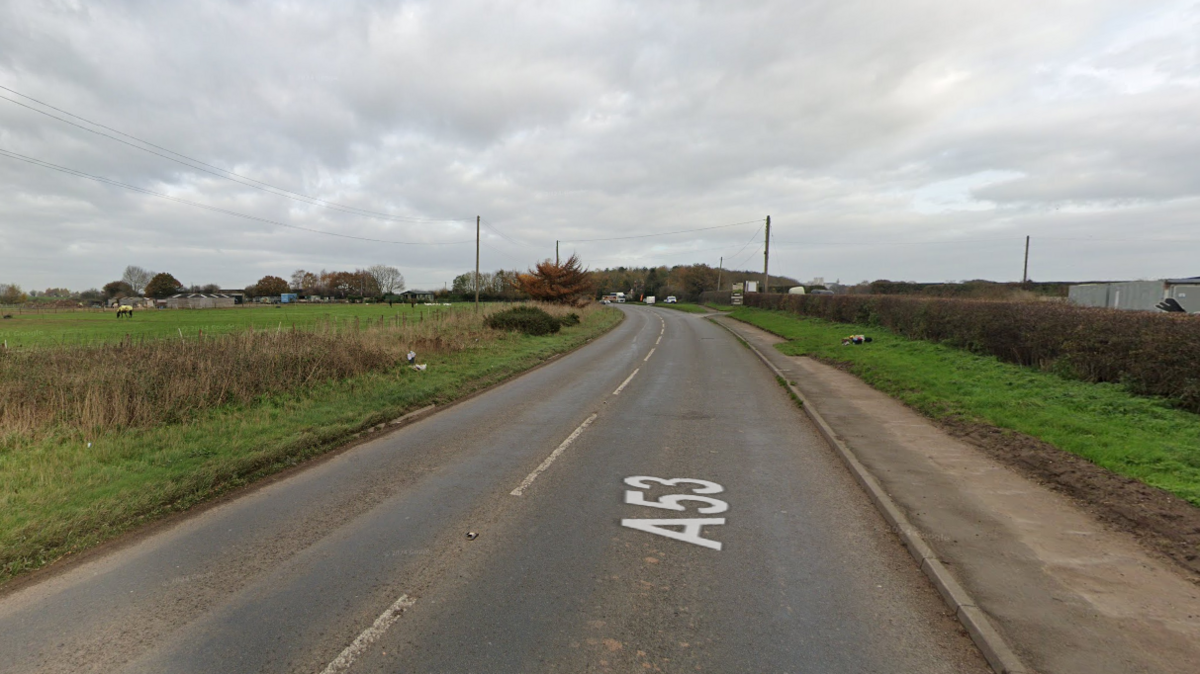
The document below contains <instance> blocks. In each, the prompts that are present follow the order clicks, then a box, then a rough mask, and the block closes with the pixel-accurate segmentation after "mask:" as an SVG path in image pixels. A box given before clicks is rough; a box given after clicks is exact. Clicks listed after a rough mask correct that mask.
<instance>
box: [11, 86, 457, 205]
mask: <svg viewBox="0 0 1200 674" xmlns="http://www.w3.org/2000/svg"><path fill="white" fill-rule="evenodd" d="M0 89H3V90H5V91H9V92H11V93H14V94H16V95H18V96H21V97H22V98H27V99H29V100H31V101H34V102H36V103H38V104H39V105H43V106H45V107H47V108H50V109H51V110H56V111H58V112H61V113H63V114H64V115H69V116H71V117H74V118H75V119H79V120H82V121H84V122H87V123H88V124H92V125H94V126H97V127H100V128H102V129H107V130H109V131H112V132H113V133H116V134H119V135H122V136H125V137H126V138H132V139H134V140H136V141H137V142H138V143H143V144H145V145H148V146H150V147H153V148H156V149H159V150H162V151H163V152H167V153H170V154H172V155H175V157H171V156H168V155H166V154H163V153H162V152H155V151H154V150H150V149H147V148H145V147H142V146H141V145H137V144H135V143H131V142H129V141H127V140H124V139H122V138H117V137H116V136H114V135H111V134H107V133H104V132H101V131H97V130H95V129H89V128H88V127H86V126H84V125H82V124H78V123H76V122H72V121H71V120H69V119H63V118H62V117H59V116H57V115H52V114H50V113H48V112H46V111H45V110H39V109H37V108H35V107H33V106H31V105H26V104H25V103H22V102H20V101H16V100H13V99H11V98H8V97H7V96H0V100H5V101H8V102H9V103H12V104H14V105H19V106H21V107H23V108H25V109H27V110H32V111H34V112H36V113H38V114H41V115H45V116H47V117H50V118H51V119H57V120H58V121H60V122H63V123H64V124H70V125H71V126H74V127H76V128H78V129H83V130H84V131H87V132H89V133H94V134H96V135H98V136H104V137H105V138H109V139H111V140H115V141H117V142H118V143H123V144H125V145H128V146H129V147H132V148H134V149H137V150H141V151H142V152H147V153H149V154H152V155H155V156H157V157H162V158H163V159H166V160H168V161H173V162H175V163H177V164H181V165H183V166H187V167H188V168H191V169H195V170H197V171H201V172H203V173H208V174H210V175H213V176H216V177H218V178H224V179H225V180H229V181H231V182H235V183H238V184H239V185H244V186H246V187H251V188H254V189H256V190H260V191H263V192H266V193H268V194H273V195H275V196H279V197H284V198H285V199H291V200H293V201H298V202H300V203H306V204H309V205H313V206H323V207H325V208H328V209H330V210H335V211H341V212H343V213H350V214H352V215H360V216H366V217H371V218H379V219H382V220H392V221H395V222H412V223H422V222H424V223H433V222H467V221H466V220H465V219H440V220H438V219H428V218H413V217H409V216H401V215H392V214H390V213H382V212H380V211H371V210H367V209H363V208H358V207H356V206H347V205H345V204H339V203H336V202H333V201H327V200H325V199H320V198H317V197H313V196H309V195H307V194H302V193H300V192H293V191H291V190H288V189H285V188H283V187H278V186H276V185H272V184H270V183H265V182H262V181H261V180H255V179H254V178H250V177H247V176H244V175H241V174H240V173H234V172H233V171H230V170H228V169H223V168H221V167H219V166H214V165H212V164H209V163H206V162H203V161H201V160H199V159H196V158H194V157H189V156H188V155H186V154H183V153H181V152H176V151H174V150H170V149H168V148H165V147H162V146H161V145H155V144H154V143H151V142H150V141H148V140H143V139H141V138H138V137H137V136H134V135H132V134H128V133H125V132H124V131H119V130H117V129H114V128H112V127H110V126H105V125H104V124H100V123H99V122H93V121H92V120H90V119H87V118H86V117H80V116H79V115H76V114H74V113H71V112H67V111H66V110H63V109H61V108H56V107H54V106H53V105H50V104H49V103H43V102H42V101H39V100H38V99H36V98H33V97H31V96H26V95H25V94H22V93H20V92H19V91H15V90H13V89H10V88H8V87H6V86H3V85H0ZM176 157H183V159H177V158H176ZM184 159H186V160H187V161H184ZM202 167H207V168H202ZM230 176H233V177H230Z"/></svg>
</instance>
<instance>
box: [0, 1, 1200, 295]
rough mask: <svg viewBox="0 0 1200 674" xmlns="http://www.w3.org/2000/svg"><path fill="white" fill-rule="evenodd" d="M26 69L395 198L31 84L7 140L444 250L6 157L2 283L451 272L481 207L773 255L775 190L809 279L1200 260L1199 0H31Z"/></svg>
mask: <svg viewBox="0 0 1200 674" xmlns="http://www.w3.org/2000/svg"><path fill="white" fill-rule="evenodd" d="M0 85H2V86H4V87H7V88H8V89H11V90H14V91H16V92H20V94H24V95H26V96H29V97H32V98H34V99H37V100H39V101H42V102H44V103H48V104H50V105H53V106H55V107H58V108H60V109H62V110H65V111H67V112H69V113H73V114H75V115H79V116H82V117H84V118H86V119H88V120H91V121H93V122H98V123H100V124H104V125H106V126H108V127H111V128H112V129H115V130H118V131H121V132H124V133H127V134H132V135H134V136H136V137H138V138H141V139H144V140H146V141H149V142H151V143H154V144H156V145H159V146H161V147H163V148H167V149H169V150H172V151H175V152H179V153H182V154H184V155H187V156H190V157H193V158H196V159H199V160H201V161H203V162H206V163H208V164H211V165H213V166H216V167H220V168H223V169H227V170H230V171H234V172H236V173H238V174H240V175H242V176H246V177H248V178H251V179H254V180H257V181H261V182H263V183H267V184H269V185H273V186H278V187H280V188H283V189H285V190H288V191H291V192H294V193H298V194H303V195H308V196H311V197H315V198H317V199H321V200H325V201H327V202H334V203H337V204H342V205H345V206H349V207H352V208H353V209H361V210H367V211H372V212H378V213H388V214H392V215H393V216H396V217H393V218H391V219H383V218H376V217H368V216H364V215H361V214H358V213H351V212H347V211H346V210H334V209H330V208H326V207H323V206H320V205H314V204H313V203H311V202H310V203H303V202H301V201H298V200H294V199H287V198H283V197H281V196H278V195H274V194H270V193H267V192H266V191H262V190H258V189H252V188H250V187H248V186H246V185H244V184H238V183H235V182H232V181H230V180H226V179H222V178H219V177H216V176H214V175H211V174H207V173H203V172H200V171H198V170H195V169H193V168H188V167H185V166H183V165H181V164H179V163H175V162H172V161H168V160H167V159H165V158H163V157H159V156H155V155H152V154H148V153H146V152H143V151H139V150H137V149H135V148H133V147H130V146H129V145H126V144H122V143H120V142H117V141H115V140H113V139H110V138H107V137H103V136H100V135H96V134H94V133H90V132H88V131H86V130H84V129H81V128H79V127H76V126H71V125H68V124H66V123H63V122H62V121H59V120H56V119H53V118H51V117H48V116H45V115H43V114H39V113H38V112H34V111H33V110H31V109H29V108H26V107H21V106H18V105H16V104H14V103H12V102H10V101H8V100H0V149H3V150H6V151H9V152H15V153H19V154H21V155H24V156H27V157H32V158H35V159H37V160H41V161H44V162H49V163H52V164H55V165H59V166H63V167H68V168H71V169H75V170H78V171H83V172H86V173H88V174H92V175H96V176H100V177H104V178H107V179H109V180H113V181H119V182H122V183H126V184H129V185H133V186H135V187H139V188H141V189H143V190H148V191H152V192H156V193H161V194H166V195H168V196H173V197H176V198H179V199H183V200H187V201H191V202H195V203H198V204H203V205H206V206H211V207H215V208H220V209H225V210H227V211H233V212H236V213H241V214H245V215H250V216H254V217H257V218H262V219H265V220H271V221H275V222H278V223H285V224H289V225H293V226H295V227H301V228H308V229H312V230H320V231H324V232H331V233H337V234H343V235H348V236H354V237H362V238H367V239H379V240H385V241H403V242H415V243H440V244H443V245H400V244H397V243H380V242H372V241H362V240H357V239H350V238H339V237H334V236H328V235H324V234H319V233H314V232H309V231H302V230H299V229H294V228H288V227H284V226H282V225H280V224H272V223H270V222H263V221H259V220H249V219H245V218H239V217H235V216H232V215H229V214H226V213H220V212H213V211H210V210H203V209H200V208H197V207H194V206H191V205H187V204H183V203H178V202H174V201H168V200H165V199H162V198H159V197H156V196H151V195H147V194H143V193H139V192H134V191H130V190H127V189H124V188H120V187H116V186H113V185H108V184H102V183H97V182H95V181H92V180H88V179H84V178H81V177H78V176H75V175H67V174H63V173H61V172H56V171H53V170H50V169H47V168H44V167H40V166H34V165H31V164H28V163H24V162H21V161H18V160H16V159H13V158H12V157H9V156H0V282H16V283H20V284H21V285H22V286H23V287H25V288H26V289H42V288H45V287H48V286H67V287H70V288H72V289H84V288H87V287H94V286H100V285H102V284H104V283H105V282H107V281H111V280H114V279H116V278H119V277H120V274H121V272H122V270H123V269H124V267H125V266H126V265H128V264H136V265H140V266H143V267H147V268H150V269H153V270H156V271H169V272H171V273H173V274H174V275H175V276H176V277H177V278H179V279H180V280H181V281H183V282H184V283H187V284H193V283H195V284H203V283H209V282H215V283H218V284H221V285H222V286H225V287H242V286H245V285H248V284H250V283H253V282H254V281H256V280H257V279H258V278H259V277H261V276H263V275H264V274H277V275H280V276H284V277H287V276H288V275H289V274H290V273H291V272H292V271H293V270H295V269H297V268H306V269H310V270H320V269H322V268H325V269H329V270H333V269H345V268H353V267H362V266H367V265H370V264H375V263H386V264H393V265H396V266H398V267H400V268H401V270H402V271H403V272H404V274H405V276H406V279H407V281H408V285H409V287H420V288H440V287H441V286H442V284H443V283H446V282H448V281H450V280H451V279H452V278H453V277H454V276H455V275H456V274H458V273H461V272H463V271H466V270H468V269H470V268H472V267H473V264H474V246H473V240H474V234H475V231H474V230H475V223H474V218H475V216H476V215H477V214H479V215H482V216H483V218H484V219H485V221H486V222H487V223H489V224H490V225H491V227H485V228H484V229H483V252H482V266H483V267H484V268H485V269H496V268H500V267H503V268H521V269H524V268H527V267H529V266H530V265H532V264H533V263H534V262H535V261H537V260H538V259H541V258H546V257H553V255H554V242H555V240H556V239H562V240H573V241H579V240H584V239H596V238H607V237H619V236H634V235H641V234H653V233H657V232H670V231H675V230H679V229H688V228H698V227H707V226H716V225H724V224H729V223H749V224H742V225H738V226H734V227H726V228H721V229H712V230H708V231H704V232H695V233H690V234H677V235H672V236H662V237H651V238H639V239H626V240H615V241H594V242H581V243H564V244H563V248H564V253H566V252H570V251H572V250H577V251H578V252H579V254H580V256H581V257H582V259H583V261H584V263H585V264H586V265H588V266H590V267H593V268H601V267H609V266H618V265H628V266H644V265H658V264H665V265H672V264H686V263H694V262H705V263H708V264H711V265H713V266H716V264H717V262H718V259H719V258H720V256H724V257H725V261H726V266H730V264H731V263H732V264H733V265H734V266H737V267H750V268H761V266H762V248H761V238H762V237H761V234H760V233H758V232H757V228H758V226H759V224H760V223H761V220H762V218H763V217H764V216H766V215H768V214H770V215H771V216H772V230H773V235H774V236H773V240H772V243H771V269H772V271H776V272H779V273H782V274H788V275H792V276H795V277H799V278H801V279H802V280H807V279H809V278H812V277H814V276H821V277H824V278H826V279H827V280H834V279H841V280H842V281H843V282H857V281H860V280H864V279H877V278H889V279H893V280H921V281H942V280H958V279H970V278H989V279H995V280H1019V278H1020V275H1021V261H1022V260H1021V257H1022V252H1023V246H1024V237H1025V236H1026V235H1031V236H1032V237H1033V252H1032V255H1031V262H1030V267H1031V269H1030V275H1031V277H1033V278H1035V279H1039V280H1083V279H1100V278H1106V279H1107V278H1113V279H1116V278H1156V277H1172V276H1192V275H1200V255H1198V254H1197V252H1198V251H1200V228H1198V227H1197V213H1198V212H1200V210H1198V207H1200V2H1198V1H1197V0H1187V1H1183V2H1153V1H1148V0H1004V1H990V0H969V1H968V0H829V1H825V2H820V1H809V2H804V1H792V2H755V1H753V0H738V1H737V2H680V1H671V2H656V1H653V0H637V1H636V2H589V1H587V0H576V1H573V2H564V3H551V2H503V1H491V2H457V1H452V0H441V1H438V2H367V1H362V2H346V1H339V2H322V3H318V2H307V3H306V2H217V1H210V0H189V2H186V3H184V2H150V1H147V2H137V1H129V2H84V1H79V0H0ZM0 96H3V97H5V98H8V99H12V100H14V101H18V102H21V103H24V104H26V105H28V106H30V107H32V108H37V109H40V110H43V111H46V112H51V113H53V114H55V115H57V116H59V117H63V118H65V119H71V118H70V117H68V116H66V115H64V114H63V113H60V112H54V111H52V110H49V109H48V108H45V107H42V106H40V105H39V104H37V103H34V102H32V101H30V100H29V99H26V98H22V97H21V96H19V95H17V94H14V93H11V92H10V91H5V90H0ZM73 121H76V122H77V123H78V124H80V125H81V126H84V127H88V128H93V129H97V127H92V126H90V125H88V124H86V123H85V122H81V121H79V120H73ZM105 133H109V134H110V135H116V134H114V133H113V132H111V131H105ZM117 137H118V138H120V137H121V136H117ZM125 140H129V139H127V138H126V139H125ZM129 142H130V143H133V144H137V143H136V142H135V141H132V140H129ZM155 151H156V152H160V153H161V154H167V153H165V152H163V151H162V150H155ZM455 221H457V222H455ZM500 233H502V234H503V237H502V236H500ZM464 241H466V242H470V243H466V244H463V243H453V242H464Z"/></svg>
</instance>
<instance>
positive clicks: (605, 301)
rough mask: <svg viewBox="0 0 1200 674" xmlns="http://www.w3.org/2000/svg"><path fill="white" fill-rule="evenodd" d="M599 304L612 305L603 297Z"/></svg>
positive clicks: (610, 301)
mask: <svg viewBox="0 0 1200 674" xmlns="http://www.w3.org/2000/svg"><path fill="white" fill-rule="evenodd" d="M600 304H612V300H610V299H608V298H607V297H605V298H604V299H602V300H600Z"/></svg>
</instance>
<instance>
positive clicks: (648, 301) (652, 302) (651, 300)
mask: <svg viewBox="0 0 1200 674" xmlns="http://www.w3.org/2000/svg"><path fill="white" fill-rule="evenodd" d="M646 304H654V295H649V296H648V297H646Z"/></svg>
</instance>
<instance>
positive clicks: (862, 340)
mask: <svg viewBox="0 0 1200 674" xmlns="http://www.w3.org/2000/svg"><path fill="white" fill-rule="evenodd" d="M869 341H871V338H870V337H867V336H866V335H850V336H849V337H843V338H842V346H846V345H847V344H866V343H867V342H869Z"/></svg>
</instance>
